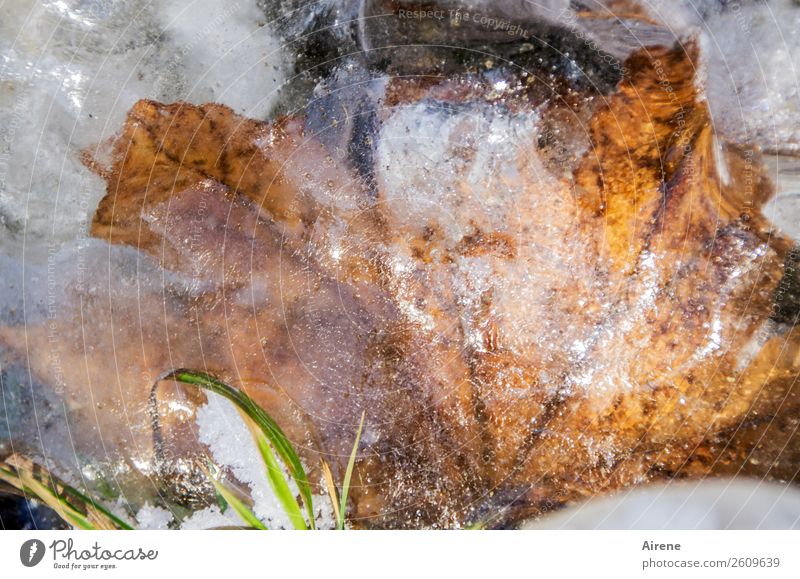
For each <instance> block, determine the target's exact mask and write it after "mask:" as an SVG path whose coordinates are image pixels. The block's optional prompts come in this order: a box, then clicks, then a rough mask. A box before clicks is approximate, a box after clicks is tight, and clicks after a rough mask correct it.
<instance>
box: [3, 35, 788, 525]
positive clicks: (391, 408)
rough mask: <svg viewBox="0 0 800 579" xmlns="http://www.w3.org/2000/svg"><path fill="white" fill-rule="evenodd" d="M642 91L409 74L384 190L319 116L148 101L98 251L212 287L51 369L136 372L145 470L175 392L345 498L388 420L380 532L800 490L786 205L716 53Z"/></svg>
mask: <svg viewBox="0 0 800 579" xmlns="http://www.w3.org/2000/svg"><path fill="white" fill-rule="evenodd" d="M626 67H627V69H628V70H630V71H631V72H630V76H629V77H628V78H626V79H625V80H624V81H623V82H622V84H621V85H620V87H619V88H618V90H617V91H616V92H615V93H614V94H613V95H611V96H610V97H608V98H603V97H600V96H595V97H593V98H591V99H589V98H586V99H584V98H583V96H585V95H574V94H566V93H565V94H562V95H559V98H553V99H551V100H550V101H548V103H546V104H542V103H541V102H539V103H536V102H533V100H534V99H533V98H532V95H533V94H534V93H535V90H534V89H533V88H531V87H530V84H531V83H530V82H521V83H520V85H519V86H509V83H505V84H502V85H500V86H498V85H497V84H491V82H493V81H491V82H490V81H488V80H485V79H484V80H477V81H474V83H473V84H469V83H467V84H465V82H464V79H463V78H461V79H445V80H441V79H434V80H430V79H426V80H425V81H419V80H415V79H393V80H391V81H389V82H388V85H387V87H386V95H385V97H384V99H383V100H382V101H381V103H380V108H379V121H380V129H379V131H378V134H377V135H376V136H375V138H376V139H377V140H378V142H377V143H376V144H375V146H374V152H375V154H374V167H373V170H372V179H370V180H369V182H367V181H366V180H365V179H363V178H362V176H359V175H357V174H356V173H355V172H354V171H353V170H351V169H350V168H349V166H348V163H347V160H346V159H341V158H338V157H337V156H336V155H334V153H333V152H332V151H328V150H326V148H325V147H324V146H323V145H322V144H321V143H320V141H319V140H318V139H316V138H315V135H313V134H307V132H306V131H305V130H304V125H303V120H302V118H292V119H283V120H280V121H277V122H273V123H264V122H258V121H254V120H250V119H245V118H242V117H240V116H237V115H235V114H234V113H233V112H232V111H231V110H229V109H227V108H226V107H223V106H220V105H214V104H209V105H204V106H193V105H189V104H184V103H177V104H171V105H163V104H159V103H155V102H151V101H141V102H139V103H137V104H136V106H135V107H134V108H133V109H132V110H131V111H130V113H129V115H128V119H127V121H126V124H125V126H124V128H123V130H122V131H121V133H120V134H119V136H118V137H117V138H116V139H115V140H114V141H113V143H112V144H111V147H112V149H113V150H112V152H111V157H110V159H111V161H110V163H108V164H105V165H104V164H103V163H101V162H100V161H98V160H96V159H94V158H88V159H87V162H88V163H89V164H90V166H92V167H93V169H94V170H96V171H97V172H98V173H100V174H101V175H102V176H103V177H104V178H105V180H106V182H107V195H106V197H105V198H104V199H103V201H102V202H101V204H100V206H99V207H98V209H97V213H96V215H95V218H94V222H93V224H92V234H93V235H94V236H95V237H98V238H100V239H103V240H107V241H108V242H110V243H112V244H119V245H126V246H130V247H132V248H135V249H137V250H139V251H141V252H144V253H145V254H147V255H149V256H151V257H152V258H154V259H155V260H156V261H157V262H158V263H159V264H160V265H161V267H163V269H164V270H166V271H168V272H175V273H178V274H180V275H183V276H188V277H189V278H191V279H192V280H195V284H194V287H195V291H194V292H192V293H191V294H190V295H155V296H154V295H142V296H141V298H140V299H139V301H138V303H135V304H132V303H125V302H123V301H121V302H119V303H115V302H113V300H110V301H109V302H108V303H102V304H97V306H96V308H93V309H90V310H89V311H88V313H84V319H83V320H82V324H83V325H84V326H85V325H89V326H91V325H92V319H91V316H97V317H98V320H99V319H100V318H103V319H104V320H105V319H107V318H108V317H109V316H110V315H112V314H113V315H114V323H113V325H112V327H111V328H109V329H107V330H106V331H105V332H106V333H104V332H100V333H98V334H97V335H93V336H91V337H90V341H91V344H88V345H87V344H86V343H84V344H83V345H76V344H57V345H54V346H52V347H53V348H60V349H61V352H60V355H61V357H62V358H63V359H65V360H72V361H73V362H74V364H66V365H65V366H66V367H67V368H68V370H67V372H66V375H65V376H64V379H63V384H64V388H65V389H66V391H67V392H68V393H69V395H70V397H71V398H72V399H74V400H80V399H82V396H83V395H82V394H81V392H82V391H83V390H84V389H85V388H86V384H87V381H88V382H90V383H92V384H95V385H96V384H100V383H102V382H103V380H107V379H106V378H104V377H107V376H112V377H114V379H113V382H114V384H113V386H111V387H101V388H97V387H96V386H95V391H96V392H98V393H99V395H100V396H101V397H103V400H102V402H103V403H104V404H106V405H107V407H108V408H116V409H117V410H116V412H119V407H120V404H122V402H121V401H124V406H125V408H126V409H127V410H128V415H127V416H126V420H128V422H129V424H133V425H134V430H136V429H138V430H137V431H136V434H135V435H134V437H135V440H136V441H137V442H136V443H137V444H139V445H141V446H142V447H143V448H147V446H148V445H149V444H150V438H149V437H150V432H149V430H148V422H147V419H146V413H144V411H143V408H144V407H145V403H146V399H147V396H148V394H149V389H150V386H151V383H152V380H153V378H154V377H155V376H157V375H158V374H160V373H162V372H163V371H164V370H167V369H169V368H175V367H186V366H188V367H194V368H198V369H200V370H204V371H208V372H211V373H214V374H217V375H219V376H220V377H221V378H223V379H225V380H228V381H230V382H231V383H232V384H234V385H237V386H239V387H241V388H244V389H246V390H247V392H248V393H249V394H250V395H252V396H253V397H254V398H255V399H256V400H257V401H258V402H259V403H260V404H262V405H264V407H265V408H266V409H267V410H268V411H269V412H270V413H272V414H273V415H275V416H276V418H277V419H278V421H279V422H281V424H282V425H284V426H285V428H286V430H287V431H288V432H289V433H290V436H291V437H292V438H293V440H295V441H296V443H297V444H298V446H299V447H301V448H302V449H303V454H304V458H305V460H306V461H307V463H308V464H309V466H310V467H311V468H312V469H313V468H315V467H316V465H317V464H318V459H319V456H318V455H319V454H322V455H325V457H326V459H327V460H328V461H329V462H331V463H332V464H333V465H334V469H335V471H336V472H337V473H341V469H342V467H343V462H344V460H345V459H344V457H345V456H346V454H347V451H348V448H349V445H350V444H352V439H353V435H354V432H355V430H356V426H357V424H358V419H359V417H360V415H361V412H362V410H364V411H366V415H367V426H366V430H365V434H364V440H363V445H362V449H361V453H360V455H359V461H358V469H357V475H356V483H355V488H354V489H353V505H354V510H353V513H352V515H353V520H354V521H355V523H356V524H359V525H363V526H379V527H395V526H396V527H417V526H427V525H437V526H446V527H451V526H454V525H457V524H465V523H468V522H470V521H475V520H478V519H481V518H485V517H488V516H494V517H496V518H495V519H494V521H495V522H496V521H498V520H503V519H504V518H506V519H511V520H513V519H515V518H518V517H521V516H523V515H531V514H532V515H536V514H540V513H542V512H545V511H547V510H548V509H551V508H553V507H555V506H557V505H561V504H563V503H565V502H568V501H572V500H578V499H581V498H584V497H588V496H591V495H594V494H597V493H602V492H608V491H611V490H614V489H618V488H621V487H625V486H629V485H634V484H641V483H646V482H647V481H651V480H655V479H663V478H671V477H683V476H691V477H703V476H707V475H711V474H720V473H724V474H740V473H749V474H754V475H758V476H771V477H774V478H779V479H784V480H796V479H797V470H798V468H800V445H798V443H797V437H795V436H794V435H795V431H796V429H797V426H798V424H797V418H796V417H797V416H798V414H797V412H798V410H799V409H800V400H798V392H797V388H796V386H795V382H796V378H797V376H798V372H800V359H799V358H798V353H800V350H798V344H799V343H800V338H798V334H797V332H795V331H793V330H790V329H788V326H785V325H781V324H780V323H779V322H778V321H775V320H774V319H773V318H774V316H773V313H774V302H775V299H776V298H775V294H776V291H777V289H778V286H779V283H780V281H781V278H782V276H783V275H784V263H785V261H786V258H787V255H788V252H789V245H790V244H789V243H788V241H787V240H786V239H784V238H782V237H781V236H780V235H778V234H776V233H775V232H774V231H772V230H771V229H770V227H769V224H768V223H766V222H765V220H764V219H763V218H762V216H761V214H760V211H759V208H760V206H761V205H762V204H763V203H764V202H765V201H766V199H767V198H768V196H769V194H770V186H769V183H768V182H767V180H765V179H764V178H763V177H762V176H761V175H760V173H759V172H758V170H757V169H756V167H757V164H755V163H753V162H752V161H751V160H749V159H750V157H748V156H747V155H748V154H749V153H748V152H746V151H741V150H739V149H737V148H735V147H733V146H728V145H725V144H724V143H720V142H718V141H717V140H716V137H715V135H714V132H713V130H712V126H711V124H710V121H709V118H708V114H707V111H706V108H705V105H704V104H702V102H701V100H700V99H699V96H700V95H698V94H697V88H696V85H695V83H694V80H693V63H692V58H691V55H689V54H687V53H686V52H684V51H683V50H679V49H676V50H659V49H650V50H649V51H642V52H641V53H638V54H635V55H633V56H632V57H631V58H630V59H629V61H628V62H627V63H626ZM481 82H483V83H488V84H487V86H483V85H481V84H480V83H481ZM475 83H477V84H475ZM512 84H513V83H512ZM465 86H468V87H469V88H468V89H467V88H465ZM529 97H531V98H529ZM552 131H555V133H556V136H555V137H554V136H553V134H552ZM559 131H561V132H559ZM559 135H561V136H559ZM565 139H573V140H576V141H579V142H583V143H584V145H583V147H577V148H575V149H572V150H570V151H567V152H564V151H565V150H559V149H558V147H556V146H555V145H553V143H554V142H555V143H556V144H557V143H558V142H559V140H565ZM86 316H89V317H88V319H87V317H86ZM59 323H62V324H65V325H68V324H74V323H76V321H75V320H69V319H62V320H59ZM98 325H99V324H98ZM45 334H46V329H45V328H44V327H42V328H36V327H33V328H28V332H27V340H28V342H29V343H34V344H35V343H37V341H40V340H44V339H45ZM0 339H2V340H3V341H4V342H5V343H6V344H10V345H11V346H12V347H14V348H16V349H17V351H22V350H23V349H24V340H23V339H22V338H21V336H20V334H19V332H17V331H15V330H13V329H8V328H6V329H3V330H2V334H0ZM112 342H113V344H114V347H113V350H112V348H111V346H110V344H111V343H112ZM89 346H91V347H89ZM33 352H34V353H33V355H32V356H31V355H30V354H29V359H31V360H32V362H31V366H32V368H33V370H34V372H37V371H40V373H41V376H42V379H46V376H47V370H46V364H47V360H46V356H45V354H46V353H45V351H44V349H41V350H40V352H41V354H40V355H39V354H37V352H36V349H35V348H34V349H33ZM37 356H38V357H37ZM83 397H85V396H83ZM189 402H190V406H192V405H193V404H195V403H196V402H197V401H196V400H190V401H189ZM102 411H103V410H102V408H101V409H100V410H98V412H102ZM117 417H118V418H119V414H117ZM101 422H102V420H101ZM175 428H176V429H179V430H177V431H180V432H184V434H185V435H186V437H187V441H186V442H185V443H184V444H185V446H186V448H187V449H189V448H191V447H193V446H196V443H195V442H194V440H193V439H192V435H191V432H192V430H191V427H190V426H186V425H185V424H184V425H182V426H181V425H180V424H178V425H176V426H175ZM180 429H183V430H180ZM177 446H181V445H180V444H178V445H177Z"/></svg>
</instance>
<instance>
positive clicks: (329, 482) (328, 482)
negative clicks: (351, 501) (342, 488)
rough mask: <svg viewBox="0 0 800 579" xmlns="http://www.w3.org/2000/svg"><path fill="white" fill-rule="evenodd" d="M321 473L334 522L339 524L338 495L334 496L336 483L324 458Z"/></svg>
mask: <svg viewBox="0 0 800 579" xmlns="http://www.w3.org/2000/svg"><path fill="white" fill-rule="evenodd" d="M322 474H323V475H324V476H325V486H326V487H328V494H329V495H330V497H331V505H333V516H334V520H335V521H336V524H337V526H338V524H339V497H337V496H336V484H335V483H334V482H333V473H332V472H331V467H330V466H328V463H327V462H325V461H324V460H323V461H322Z"/></svg>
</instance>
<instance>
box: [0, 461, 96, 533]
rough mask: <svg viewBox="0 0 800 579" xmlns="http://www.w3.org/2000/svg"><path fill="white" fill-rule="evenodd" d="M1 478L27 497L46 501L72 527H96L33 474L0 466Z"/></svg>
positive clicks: (87, 528) (84, 528) (88, 528)
mask: <svg viewBox="0 0 800 579" xmlns="http://www.w3.org/2000/svg"><path fill="white" fill-rule="evenodd" d="M0 480H2V481H5V482H6V483H8V484H10V485H11V486H13V487H15V488H17V489H19V490H20V491H22V492H23V494H25V495H26V496H27V497H32V498H35V499H36V500H38V501H40V502H42V503H44V504H45V505H47V506H48V507H50V508H51V509H52V510H53V511H55V512H56V514H58V516H59V517H61V519H62V520H64V521H66V522H67V523H68V524H69V525H71V526H72V527H74V528H76V529H83V530H90V531H91V530H95V529H96V527H95V526H94V525H93V524H92V523H91V521H89V519H88V518H87V517H86V516H85V515H83V513H81V512H79V511H78V510H77V509H76V508H75V507H73V506H72V505H70V504H69V503H68V502H67V501H66V500H64V499H63V498H62V497H59V496H58V494H57V493H56V492H55V491H54V490H53V489H51V488H50V487H48V486H46V485H44V484H42V483H40V482H39V481H37V480H36V479H35V478H34V477H33V476H29V474H28V473H26V472H24V471H20V470H18V469H16V468H15V469H13V470H11V469H7V468H2V467H0Z"/></svg>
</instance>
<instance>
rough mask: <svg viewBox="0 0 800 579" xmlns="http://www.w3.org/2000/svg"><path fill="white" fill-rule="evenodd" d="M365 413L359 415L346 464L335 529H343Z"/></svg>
mask: <svg viewBox="0 0 800 579" xmlns="http://www.w3.org/2000/svg"><path fill="white" fill-rule="evenodd" d="M365 417H366V411H365V412H362V413H361V422H360V423H359V425H358V431H357V432H356V441H355V442H354V443H353V451H352V452H351V453H350V460H349V461H348V463H347V470H346V471H345V472H344V482H343V483H342V498H341V502H340V503H339V522H338V524H337V525H336V528H337V529H339V530H343V529H344V517H345V512H346V509H347V495H348V494H349V493H350V478H351V477H352V476H353V467H354V466H355V464H356V454H358V443H359V442H361V430H362V429H363V428H364V418H365Z"/></svg>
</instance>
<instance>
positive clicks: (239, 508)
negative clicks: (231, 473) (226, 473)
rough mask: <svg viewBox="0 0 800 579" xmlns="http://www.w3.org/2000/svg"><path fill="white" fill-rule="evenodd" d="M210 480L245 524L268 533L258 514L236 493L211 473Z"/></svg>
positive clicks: (209, 474)
mask: <svg viewBox="0 0 800 579" xmlns="http://www.w3.org/2000/svg"><path fill="white" fill-rule="evenodd" d="M207 474H208V478H209V480H210V481H211V484H213V485H214V488H215V489H216V491H217V492H218V493H219V495H220V496H221V497H222V498H223V499H225V502H226V503H228V506H230V507H231V508H232V509H233V511H234V512H235V513H236V514H237V515H239V518H241V519H242V520H243V521H244V522H245V523H247V524H248V525H250V526H251V527H252V528H254V529H258V530H260V531H266V530H267V527H266V526H265V525H264V523H262V522H261V520H260V519H259V518H258V517H257V516H256V514H255V513H254V512H253V511H252V510H250V508H249V507H248V506H247V505H246V504H244V501H242V499H240V498H239V497H238V496H236V493H235V492H234V491H233V490H232V489H230V488H228V486H227V485H225V484H224V483H223V482H222V481H220V480H218V479H217V478H216V477H215V476H214V475H212V474H211V473H207Z"/></svg>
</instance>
